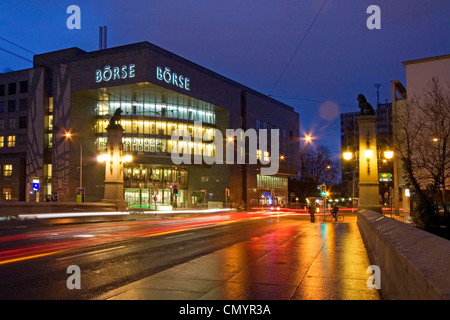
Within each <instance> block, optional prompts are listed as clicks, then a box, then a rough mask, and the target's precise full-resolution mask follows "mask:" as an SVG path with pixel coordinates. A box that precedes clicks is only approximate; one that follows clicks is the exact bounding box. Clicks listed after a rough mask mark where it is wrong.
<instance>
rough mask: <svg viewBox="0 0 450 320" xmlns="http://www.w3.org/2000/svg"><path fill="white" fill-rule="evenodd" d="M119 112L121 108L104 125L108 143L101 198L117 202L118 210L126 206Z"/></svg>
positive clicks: (122, 130)
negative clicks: (103, 192)
mask: <svg viewBox="0 0 450 320" xmlns="http://www.w3.org/2000/svg"><path fill="white" fill-rule="evenodd" d="M121 114H122V109H121V108H118V109H117V110H116V112H115V113H114V115H113V116H112V117H111V119H110V121H109V125H108V126H107V127H106V131H107V132H108V143H107V147H106V152H107V160H106V167H105V194H104V199H103V201H104V202H110V203H115V204H117V210H118V211H124V210H125V209H126V208H127V202H126V201H125V199H124V194H123V161H122V135H123V132H124V131H125V130H124V129H123V128H122V126H121V125H120V123H119V121H120V116H121Z"/></svg>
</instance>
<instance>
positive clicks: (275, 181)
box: [256, 174, 288, 190]
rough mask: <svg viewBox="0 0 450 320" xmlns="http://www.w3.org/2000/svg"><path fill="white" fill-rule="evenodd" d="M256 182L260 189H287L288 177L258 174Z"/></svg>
mask: <svg viewBox="0 0 450 320" xmlns="http://www.w3.org/2000/svg"><path fill="white" fill-rule="evenodd" d="M256 183H257V187H258V189H267V190H270V189H287V187H288V179H287V178H282V177H274V176H263V175H260V174H258V175H257V176H256Z"/></svg>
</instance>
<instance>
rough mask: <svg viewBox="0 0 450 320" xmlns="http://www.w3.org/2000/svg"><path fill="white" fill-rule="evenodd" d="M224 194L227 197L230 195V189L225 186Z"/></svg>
mask: <svg viewBox="0 0 450 320" xmlns="http://www.w3.org/2000/svg"><path fill="white" fill-rule="evenodd" d="M225 196H226V197H227V198H228V197H229V196H230V189H228V188H225Z"/></svg>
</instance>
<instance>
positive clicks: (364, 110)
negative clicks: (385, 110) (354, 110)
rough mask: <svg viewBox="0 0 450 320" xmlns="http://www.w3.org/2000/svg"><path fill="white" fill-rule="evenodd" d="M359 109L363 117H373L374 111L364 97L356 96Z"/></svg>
mask: <svg viewBox="0 0 450 320" xmlns="http://www.w3.org/2000/svg"><path fill="white" fill-rule="evenodd" d="M358 102H359V109H360V110H361V115H363V116H373V115H375V110H374V109H373V107H372V106H371V104H370V103H368V102H367V99H366V97H365V96H364V95H362V94H359V95H358Z"/></svg>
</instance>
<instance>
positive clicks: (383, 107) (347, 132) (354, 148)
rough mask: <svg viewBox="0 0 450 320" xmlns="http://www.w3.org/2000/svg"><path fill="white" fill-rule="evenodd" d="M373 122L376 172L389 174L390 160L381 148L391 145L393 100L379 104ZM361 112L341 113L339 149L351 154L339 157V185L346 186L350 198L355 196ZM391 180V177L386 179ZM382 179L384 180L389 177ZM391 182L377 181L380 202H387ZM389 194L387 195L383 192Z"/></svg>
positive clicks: (389, 147)
mask: <svg viewBox="0 0 450 320" xmlns="http://www.w3.org/2000/svg"><path fill="white" fill-rule="evenodd" d="M375 114H376V117H377V121H376V139H377V150H378V152H379V154H378V155H377V156H378V159H379V165H378V172H379V173H390V174H392V170H393V163H392V161H388V160H386V161H385V159H383V158H384V157H383V151H385V150H387V149H391V150H392V148H393V146H392V143H393V141H392V139H393V136H392V134H393V131H392V103H388V102H387V101H386V102H385V103H383V104H379V105H378V106H377V108H376V110H375ZM359 117H360V112H348V113H341V115H340V118H341V150H342V152H346V151H350V152H352V153H353V155H354V156H353V157H352V159H351V160H344V159H343V160H342V162H341V173H342V184H343V186H345V188H346V190H347V193H348V195H349V196H350V197H353V198H358V195H359V194H358V183H359V170H358V161H357V155H358V152H359V125H358V119H359ZM389 179H390V178H389ZM389 179H384V180H389ZM392 187H393V182H392V181H381V182H380V201H382V203H383V204H389V199H390V197H391V193H390V192H391V191H390V190H391V189H392ZM386 193H388V194H386Z"/></svg>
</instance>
